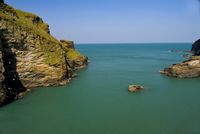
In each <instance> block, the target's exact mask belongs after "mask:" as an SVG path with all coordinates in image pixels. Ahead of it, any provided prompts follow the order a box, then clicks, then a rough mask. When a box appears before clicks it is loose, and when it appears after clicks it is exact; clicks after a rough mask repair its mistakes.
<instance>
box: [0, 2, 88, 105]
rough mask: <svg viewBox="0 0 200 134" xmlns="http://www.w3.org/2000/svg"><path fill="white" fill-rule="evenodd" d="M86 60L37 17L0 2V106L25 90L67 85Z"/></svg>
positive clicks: (71, 44) (85, 63) (70, 43)
mask: <svg viewBox="0 0 200 134" xmlns="http://www.w3.org/2000/svg"><path fill="white" fill-rule="evenodd" d="M87 64H88V58H87V57H86V56H84V55H82V54H80V53H79V52H78V51H77V50H76V49H75V47H74V43H73V42H72V41H67V40H61V41H59V40H57V39H56V38H54V37H53V36H52V35H51V34H50V30H49V25H48V24H47V23H45V22H44V21H43V20H42V19H41V18H40V17H39V16H37V15H35V14H32V13H27V12H24V11H21V10H18V9H14V8H13V7H11V6H9V5H7V4H5V3H4V2H3V1H0V106H2V105H4V104H7V103H10V102H12V101H14V100H15V99H17V98H21V97H22V96H23V95H24V94H25V93H26V92H27V91H30V90H29V89H32V88H35V87H44V86H59V85H65V84H67V83H68V82H69V81H70V80H71V79H72V78H73V76H74V72H75V70H78V69H81V68H84V67H86V66H87Z"/></svg>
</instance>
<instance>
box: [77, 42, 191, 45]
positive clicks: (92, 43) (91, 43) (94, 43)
mask: <svg viewBox="0 0 200 134" xmlns="http://www.w3.org/2000/svg"><path fill="white" fill-rule="evenodd" d="M174 43H177V44H193V42H118V43H117V42H90V43H76V42H74V44H75V45H98V44H108V45H109V44H110V45H112V44H174Z"/></svg>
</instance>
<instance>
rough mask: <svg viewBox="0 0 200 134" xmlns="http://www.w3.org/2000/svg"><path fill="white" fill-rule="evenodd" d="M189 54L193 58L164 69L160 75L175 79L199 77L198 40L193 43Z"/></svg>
mask: <svg viewBox="0 0 200 134" xmlns="http://www.w3.org/2000/svg"><path fill="white" fill-rule="evenodd" d="M191 52H192V53H193V56H192V57H191V58H190V59H189V60H186V61H183V62H182V63H178V64H174V65H172V66H171V67H169V68H165V69H164V70H162V71H160V73H161V74H165V75H167V76H171V77H177V78H195V77H200V39H199V40H197V41H196V42H194V43H193V45H192V50H191Z"/></svg>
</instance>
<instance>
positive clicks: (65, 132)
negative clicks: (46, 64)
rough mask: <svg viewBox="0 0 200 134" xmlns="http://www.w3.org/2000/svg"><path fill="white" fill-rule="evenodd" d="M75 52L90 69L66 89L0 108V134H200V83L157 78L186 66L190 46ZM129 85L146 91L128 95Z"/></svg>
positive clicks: (36, 93)
mask: <svg viewBox="0 0 200 134" xmlns="http://www.w3.org/2000/svg"><path fill="white" fill-rule="evenodd" d="M76 47H77V48H78V50H80V51H81V52H82V53H83V54H85V55H87V56H88V57H89V59H90V61H91V62H90V64H89V66H88V67H87V68H86V69H83V70H80V71H78V72H77V73H78V77H77V78H75V79H73V81H72V82H71V83H70V84H68V85H66V86H62V87H47V88H37V89H35V90H33V91H32V92H31V93H29V94H28V95H27V96H26V97H25V98H24V99H21V100H18V101H15V102H13V103H11V104H9V105H6V106H4V107H2V108H0V134H200V78H196V79H195V78H194V79H176V78H170V77H167V76H164V75H161V74H159V72H158V71H159V70H161V69H163V68H165V67H169V66H170V65H171V64H174V63H179V62H181V61H183V60H185V59H184V58H183V56H182V55H183V54H185V53H186V52H184V51H185V50H190V49H191V44H189V43H182V44H180V43H179V44H176V43H165V44H90V45H87V44H82V45H77V46H76ZM177 50H178V51H177ZM130 84H139V85H142V86H144V87H145V89H144V90H143V91H141V92H138V93H129V92H128V86H129V85H130Z"/></svg>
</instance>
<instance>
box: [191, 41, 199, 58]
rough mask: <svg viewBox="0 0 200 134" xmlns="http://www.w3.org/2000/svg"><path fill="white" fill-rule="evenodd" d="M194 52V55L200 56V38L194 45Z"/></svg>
mask: <svg viewBox="0 0 200 134" xmlns="http://www.w3.org/2000/svg"><path fill="white" fill-rule="evenodd" d="M192 53H194V56H200V39H199V40H197V41H195V42H194V44H193V45H192Z"/></svg>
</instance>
